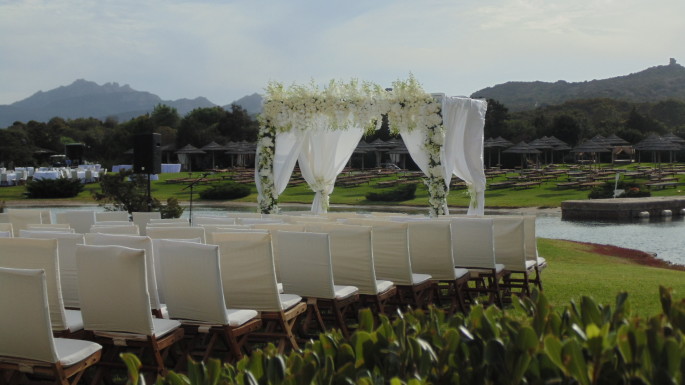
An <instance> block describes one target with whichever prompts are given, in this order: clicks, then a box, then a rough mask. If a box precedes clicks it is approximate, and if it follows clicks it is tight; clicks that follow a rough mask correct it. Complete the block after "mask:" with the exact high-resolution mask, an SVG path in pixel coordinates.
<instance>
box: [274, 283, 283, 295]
mask: <svg viewBox="0 0 685 385" xmlns="http://www.w3.org/2000/svg"><path fill="white" fill-rule="evenodd" d="M276 286H277V287H278V294H283V284H282V283H280V282H278V283H276Z"/></svg>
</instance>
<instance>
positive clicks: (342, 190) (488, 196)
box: [0, 163, 685, 208]
mask: <svg viewBox="0 0 685 385" xmlns="http://www.w3.org/2000/svg"><path fill="white" fill-rule="evenodd" d="M642 165H648V164H645V163H643V164H642ZM606 166H608V165H606ZM368 172H372V171H368ZM202 174H203V173H201V172H194V173H192V174H191V173H187V172H182V173H167V174H160V175H159V180H158V181H153V182H152V183H151V192H152V195H153V196H154V197H155V198H157V199H159V200H160V201H165V200H166V199H167V198H170V197H175V198H177V199H178V200H179V201H181V202H184V201H185V202H187V201H189V200H190V189H188V188H185V187H186V186H187V183H167V181H168V180H170V179H178V178H189V179H191V178H198V177H200V176H202ZM220 176H227V174H217V175H210V176H209V177H210V178H219V177H220ZM396 178H397V176H385V177H382V178H377V179H374V180H372V181H371V182H369V183H365V184H361V185H359V186H356V187H342V186H338V187H336V188H335V191H334V192H333V194H332V195H331V197H330V203H331V204H347V205H387V206H396V205H398V204H400V205H407V206H418V207H423V206H427V204H428V190H427V188H426V186H425V185H423V183H421V182H420V181H417V184H418V188H417V189H416V198H414V199H412V200H408V201H404V202H399V203H397V202H388V203H385V204H383V203H379V202H370V201H367V200H366V198H365V195H366V193H367V192H369V191H378V190H379V189H380V187H378V186H377V184H378V182H380V181H387V180H392V179H396ZM502 180H505V177H504V176H499V177H495V178H489V179H488V183H492V182H498V181H502ZM565 181H566V177H565V176H562V177H559V178H558V179H556V180H551V181H547V182H543V183H542V184H541V185H540V186H533V187H530V188H527V189H515V188H500V189H487V190H486V192H485V204H486V207H489V208H497V207H502V208H513V207H559V206H560V205H561V202H562V201H565V200H571V199H587V196H588V193H589V190H588V189H583V190H580V189H576V188H560V187H558V186H557V183H559V182H565ZM679 181H680V182H681V183H683V182H685V176H682V175H681V176H679ZM637 182H642V183H644V182H645V180H641V179H638V180H637ZM214 183H221V182H214ZM208 187H209V184H198V185H196V186H195V187H194V188H193V200H194V201H195V202H202V200H201V199H200V195H199V193H200V192H201V191H202V190H204V189H207V188H208ZM250 187H251V189H252V193H251V194H250V195H249V196H247V197H244V198H241V199H238V200H236V202H248V203H256V202H257V190H256V188H255V187H254V184H253V183H251V185H250ZM184 188H185V189H184ZM98 189H99V185H98V184H97V183H95V184H88V185H86V186H85V191H84V192H82V193H81V194H79V195H78V196H77V197H75V198H68V199H64V200H66V201H83V202H88V203H93V199H92V191H94V190H95V191H97V190H98ZM24 191H25V189H24V187H23V186H13V187H0V201H1V200H22V199H25V198H24V197H23V193H24ZM652 194H653V195H654V196H673V195H679V196H683V195H685V189H683V188H680V187H679V188H676V189H674V188H667V189H663V190H654V191H653V192H652ZM313 199H314V193H313V192H312V191H311V190H310V189H309V187H307V185H306V184H301V185H299V186H293V187H288V188H286V190H285V191H284V192H283V194H282V195H281V196H280V197H279V202H280V203H304V204H311V202H312V200H313ZM469 200H470V199H469V196H468V194H467V191H466V189H464V188H461V189H453V190H452V191H450V194H449V196H448V205H449V206H450V207H455V208H456V207H467V206H468V204H469ZM56 201H60V200H56ZM205 203H211V201H205Z"/></svg>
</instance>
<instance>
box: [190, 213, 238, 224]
mask: <svg viewBox="0 0 685 385" xmlns="http://www.w3.org/2000/svg"><path fill="white" fill-rule="evenodd" d="M205 224H207V225H234V224H235V218H229V217H210V216H202V215H196V216H193V226H197V225H205Z"/></svg>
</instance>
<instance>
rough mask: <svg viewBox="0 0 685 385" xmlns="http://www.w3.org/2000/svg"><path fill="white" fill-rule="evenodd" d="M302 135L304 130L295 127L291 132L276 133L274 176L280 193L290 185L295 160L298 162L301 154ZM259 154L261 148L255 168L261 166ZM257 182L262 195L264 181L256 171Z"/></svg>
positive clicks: (277, 191)
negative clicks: (262, 181)
mask: <svg viewBox="0 0 685 385" xmlns="http://www.w3.org/2000/svg"><path fill="white" fill-rule="evenodd" d="M302 135H303V133H302V131H300V130H298V129H295V128H294V129H293V130H292V131H290V132H279V133H277V134H276V150H275V153H274V163H273V164H274V166H273V167H274V169H273V178H274V189H275V190H276V193H277V194H278V195H281V193H283V191H284V190H285V188H286V187H287V186H288V181H290V176H291V175H292V174H293V169H294V168H295V162H297V157H298V155H300V151H301V149H302V142H303V141H302ZM259 154H260V150H259V149H258V150H257V156H256V159H255V169H257V168H258V167H259ZM255 183H256V186H257V193H258V194H259V195H261V194H262V183H261V181H260V179H259V173H258V172H256V173H255Z"/></svg>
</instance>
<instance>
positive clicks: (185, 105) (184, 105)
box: [0, 79, 261, 127]
mask: <svg viewBox="0 0 685 385" xmlns="http://www.w3.org/2000/svg"><path fill="white" fill-rule="evenodd" d="M234 103H235V104H238V105H241V106H243V108H245V109H246V110H247V111H248V113H251V114H256V113H258V112H259V111H260V110H261V97H260V96H259V95H258V94H253V95H249V96H245V97H243V98H241V99H239V100H237V101H235V102H234ZM159 104H165V105H167V106H170V107H173V108H176V110H177V111H178V113H179V114H180V115H181V116H183V115H185V114H187V113H188V112H190V111H192V110H193V109H195V108H205V107H214V106H217V104H215V103H212V102H211V101H210V100H208V99H207V98H204V97H198V98H195V99H177V100H163V99H162V98H160V97H159V96H157V95H155V94H152V93H150V92H145V91H136V90H134V89H133V88H131V87H130V86H129V85H128V84H127V85H123V86H122V85H119V84H118V83H105V84H103V85H98V84H97V83H95V82H92V81H88V80H84V79H78V80H76V81H74V82H73V83H71V84H70V85H68V86H61V87H57V88H55V89H52V90H50V91H45V92H43V91H38V92H36V93H35V94H33V95H31V96H30V97H28V98H26V99H23V100H20V101H18V102H15V103H12V104H9V105H0V127H8V126H10V125H12V123H14V122H15V121H20V122H28V121H30V120H35V121H40V122H47V121H48V120H50V119H52V118H53V117H55V116H59V117H61V118H64V119H76V118H84V117H93V118H98V119H101V120H104V119H105V118H108V117H113V118H116V119H118V120H119V121H126V120H129V119H131V118H135V117H137V116H140V115H143V114H145V113H148V112H151V111H152V110H153V109H154V108H155V106H157V105H159ZM223 107H224V108H227V109H230V108H231V105H230V104H229V105H227V106H223Z"/></svg>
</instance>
